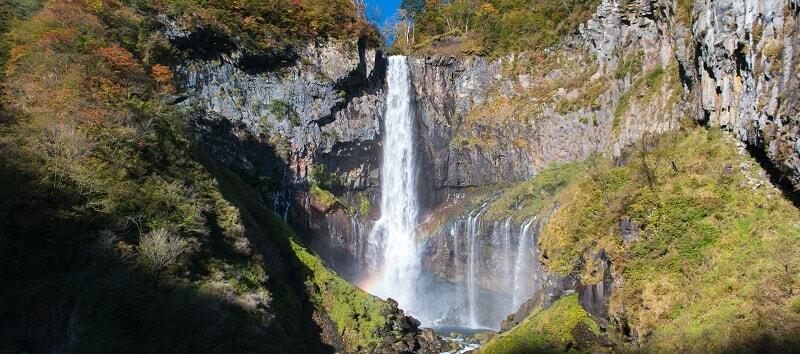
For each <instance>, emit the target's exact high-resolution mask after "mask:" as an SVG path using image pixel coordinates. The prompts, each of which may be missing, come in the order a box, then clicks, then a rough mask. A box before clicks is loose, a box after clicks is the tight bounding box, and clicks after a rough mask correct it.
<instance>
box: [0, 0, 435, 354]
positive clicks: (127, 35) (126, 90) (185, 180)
mask: <svg viewBox="0 0 800 354" xmlns="http://www.w3.org/2000/svg"><path fill="white" fill-rule="evenodd" d="M180 3H181V4H182V6H185V5H188V4H191V3H187V2H180ZM176 4H177V2H176ZM319 4H325V6H335V5H336V4H334V3H330V4H328V3H319ZM319 4H317V5H315V6H318V5H319ZM134 5H136V4H134ZM160 5H162V4H161V3H151V4H148V5H144V6H129V5H128V4H126V3H119V2H113V1H108V2H90V3H84V2H60V1H56V2H49V3H47V4H46V5H45V6H44V8H43V9H42V10H41V11H39V12H38V13H36V14H35V15H34V16H33V17H32V18H30V19H29V20H24V21H12V26H11V28H12V29H11V32H10V33H9V34H8V35H7V37H4V39H7V40H9V42H8V43H9V44H10V48H11V50H10V54H9V57H8V64H7V66H6V67H5V78H6V80H5V82H4V97H5V98H6V100H4V106H3V108H4V109H5V112H4V115H3V117H4V120H3V121H2V126H1V129H2V130H0V149H2V152H3V153H2V154H1V155H0V156H2V157H1V158H0V159H2V160H0V167H1V168H2V169H0V181H2V186H3V188H1V189H0V197H1V198H2V199H3V201H4V202H3V203H2V204H3V205H2V207H0V216H2V221H1V222H0V241H1V242H0V250H1V251H2V257H0V260H2V264H1V265H0V269H2V272H0V283H2V284H3V286H2V287H0V288H2V290H0V298H1V299H2V301H0V302H2V308H0V314H2V315H0V346H2V347H3V348H4V350H10V351H30V352H62V351H67V352H74V351H78V352H141V351H142V350H145V351H154V352H281V353H292V352H294V353H307V352H333V351H346V352H357V351H388V350H392V349H391V348H395V349H405V350H412V349H419V350H431V351H433V350H440V349H436V348H438V347H440V346H441V345H442V344H441V343H440V342H438V339H437V338H436V337H435V335H432V333H429V332H426V333H425V334H424V335H422V333H421V332H420V331H419V329H418V328H417V324H416V323H415V321H414V320H413V319H412V318H410V317H407V316H405V315H404V314H403V312H402V310H399V309H397V307H396V304H395V305H394V306H393V305H392V304H391V303H388V302H384V301H382V300H380V299H378V298H375V297H373V296H371V295H369V294H367V293H365V292H363V291H361V290H359V289H357V288H355V287H354V286H352V285H350V284H349V283H347V282H345V281H344V280H343V279H342V278H340V277H339V276H338V275H337V274H336V273H335V272H333V271H331V270H330V269H328V268H326V266H325V265H324V264H323V263H322V261H321V260H320V259H319V258H317V256H315V255H314V254H313V253H311V252H310V251H308V250H307V248H306V247H305V246H304V245H303V242H302V241H301V240H299V239H298V238H297V236H295V234H294V232H293V231H292V230H291V229H289V228H288V226H287V225H286V224H285V223H284V222H283V221H282V220H281V219H280V218H279V217H277V216H276V215H274V214H273V213H272V212H271V211H269V209H268V208H265V207H264V205H263V203H262V201H261V200H260V199H259V196H258V194H256V193H255V192H254V190H253V189H252V187H250V186H249V185H247V184H245V183H244V182H242V180H241V179H240V177H239V176H237V175H236V174H234V173H232V172H230V170H228V169H227V168H226V167H225V166H223V165H220V164H218V163H217V162H216V161H214V160H213V159H211V158H210V157H209V155H208V154H207V153H206V152H205V151H204V150H203V149H202V145H200V144H198V142H197V140H196V135H194V130H193V129H192V128H191V127H192V118H193V117H194V115H193V114H191V112H190V111H189V110H187V109H184V108H181V107H177V106H175V105H174V102H175V101H176V96H175V95H174V93H175V92H176V89H175V87H174V86H173V81H172V79H173V77H174V76H173V73H172V70H171V69H170V68H169V66H168V65H171V64H172V63H173V62H175V61H177V60H180V59H181V57H182V56H183V55H193V54H192V53H187V52H184V51H182V50H181V49H180V48H177V47H174V46H172V45H171V44H170V42H169V41H168V40H167V38H166V37H164V35H163V32H161V31H159V30H158V29H159V26H160V24H161V22H160V21H161V20H162V19H163V18H164V16H176V15H174V14H171V13H170V12H167V11H168V10H170V11H171V10H174V6H176V5H175V4H173V3H169V2H168V3H167V4H164V6H168V7H165V8H161V7H158V6H160ZM154 6H155V7H154ZM169 6H173V7H169ZM220 6H223V5H220ZM225 6H227V5H225ZM270 6H273V7H274V8H272V9H273V10H274V9H277V10H281V9H282V8H280V6H283V9H295V10H296V9H299V8H295V7H293V6H295V5H292V4H290V3H289V2H286V3H285V4H284V3H281V4H272V5H270ZM314 9H315V7H314V6H312V7H311V8H303V10H302V11H300V14H299V15H298V14H295V15H297V16H300V17H301V18H299V19H298V18H292V19H290V21H300V23H296V25H302V21H303V18H304V17H303V16H313V15H309V14H308V13H307V11H312V10H314ZM256 10H259V11H262V12H261V14H262V15H263V16H265V17H266V16H267V15H269V14H270V13H271V12H269V11H270V9H266V10H264V9H256ZM256 10H253V9H238V8H237V9H229V8H220V7H215V8H214V11H221V12H224V16H227V17H226V18H227V19H229V20H234V21H235V19H236V18H239V17H237V16H238V13H237V12H236V11H256ZM161 11H165V12H161ZM304 11H305V12H304ZM192 14H193V15H196V16H198V18H200V20H205V21H210V22H208V23H213V24H214V25H218V23H216V22H213V21H214V20H213V19H212V20H209V19H208V18H206V17H205V15H206V13H205V12H192ZM213 14H217V12H213ZM177 16H180V15H177ZM353 16H354V17H352V18H353V19H354V18H355V15H353ZM212 17H213V16H212ZM173 19H175V18H174V17H173ZM178 19H179V21H180V20H185V18H183V17H178ZM267 19H268V20H269V18H267ZM3 20H4V23H5V18H4V19H3ZM333 20H336V21H338V20H342V19H333ZM333 20H332V21H333ZM353 21H355V20H353ZM193 23H194V24H195V25H196V26H199V27H203V22H200V24H197V22H193ZM293 23H294V22H293ZM322 23H328V22H324V21H323V22H322ZM239 25H242V23H240V22H235V23H234V24H229V23H226V24H223V27H224V28H225V29H229V30H230V31H231V32H225V33H233V32H237V31H239V30H240V28H239V27H236V26H239ZM228 26H232V27H228ZM267 28H270V27H269V26H267ZM319 30H320V31H325V29H324V28H322V29H319ZM361 34H362V33H360V32H359V31H355V32H342V33H338V32H337V35H341V36H342V37H345V36H350V35H356V36H358V35H361ZM260 35H263V33H262V32H259V31H256V32H254V34H253V36H254V37H258V36H260ZM317 35H319V32H313V33H310V34H306V35H305V36H304V37H303V36H301V37H300V39H297V41H302V40H310V39H311V38H314V37H315V36H317ZM237 38H239V39H241V40H246V38H242V37H237ZM295 44H296V43H295V42H293V41H289V42H288V43H287V44H286V46H282V47H274V46H269V47H264V46H263V43H262V44H257V43H256V44H253V43H249V42H247V43H244V44H241V43H236V45H241V46H245V45H252V46H253V47H252V48H255V49H253V50H252V52H253V53H257V54H259V55H262V54H263V55H272V53H273V52H274V51H276V50H277V49H276V48H280V49H281V50H288V49H287V48H290V47H291V45H295ZM3 55H5V53H3Z"/></svg>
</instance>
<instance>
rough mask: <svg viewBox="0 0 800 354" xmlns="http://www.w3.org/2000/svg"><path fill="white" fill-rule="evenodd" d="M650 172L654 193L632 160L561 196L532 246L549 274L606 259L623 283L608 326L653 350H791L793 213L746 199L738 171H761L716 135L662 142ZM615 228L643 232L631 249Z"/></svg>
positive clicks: (799, 242) (767, 195) (795, 284)
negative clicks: (629, 332)
mask: <svg viewBox="0 0 800 354" xmlns="http://www.w3.org/2000/svg"><path fill="white" fill-rule="evenodd" d="M651 143H652V141H651ZM658 160H660V161H661V163H660V165H659V166H658V168H656V169H655V171H656V172H655V175H656V177H657V179H656V182H655V184H654V185H653V186H652V187H651V186H650V185H649V183H647V181H646V179H645V177H644V174H643V170H642V166H643V165H642V161H641V160H640V156H639V155H636V154H635V153H634V156H631V158H630V162H629V163H627V164H626V165H624V166H621V167H613V166H606V167H602V168H599V169H596V170H593V171H591V172H590V176H589V177H585V178H581V179H578V180H577V183H574V184H572V185H571V186H570V187H568V188H567V189H566V190H565V191H564V192H563V193H561V194H560V195H559V196H558V197H557V198H556V200H557V202H558V203H559V204H561V207H560V208H559V210H558V212H557V213H556V214H555V216H554V217H553V218H552V219H551V220H550V222H549V223H548V225H547V226H546V227H545V229H544V230H543V232H542V235H541V238H540V248H541V250H542V252H543V254H545V255H546V256H547V259H546V260H545V263H546V266H547V268H548V269H549V270H551V271H556V272H559V273H562V274H567V273H569V272H570V271H571V270H572V269H573V267H574V265H575V264H576V263H577V262H578V260H579V258H580V257H583V258H584V259H591V256H592V255H593V254H596V253H597V252H599V251H600V250H605V251H606V252H608V253H609V255H610V257H611V259H612V262H613V264H614V269H615V277H617V278H618V279H619V280H620V281H621V283H622V286H621V287H620V288H617V289H615V291H614V293H613V295H612V303H611V312H612V317H613V318H616V319H617V320H618V321H619V323H621V322H623V321H625V320H627V322H628V325H629V326H630V327H631V328H632V329H633V330H635V331H636V332H637V333H638V334H639V336H640V338H645V337H646V343H647V344H646V345H647V348H650V350H658V351H683V350H709V351H720V350H732V349H734V348H739V347H740V346H741V347H749V348H758V347H759V345H774V346H778V347H780V346H781V345H787V344H790V343H793V345H796V344H797V343H796V341H797V338H800V337H798V330H799V329H800V311H798V309H800V306H798V303H800V298H799V297H798V295H797V294H798V290H800V289H799V288H800V272H798V271H797V270H798V269H800V256H798V254H797V253H796V252H795V250H796V249H798V246H800V211H798V209H797V208H796V207H794V206H793V205H792V204H791V203H790V202H789V201H787V200H786V199H784V198H782V196H781V195H780V194H779V193H778V192H776V191H775V190H774V189H772V188H769V187H761V188H759V189H755V190H754V189H753V188H751V186H750V184H749V183H748V181H747V178H746V177H745V175H744V173H742V172H741V171H739V166H740V163H743V162H745V163H748V164H749V165H750V166H751V167H750V169H749V172H747V173H749V174H752V175H755V176H758V173H759V171H760V168H759V167H758V165H757V164H755V162H754V161H753V160H752V159H750V158H748V157H745V156H741V155H739V154H738V153H737V151H736V147H735V145H734V144H733V143H732V140H731V139H730V138H727V137H726V136H725V135H723V134H722V133H720V132H718V131H706V130H703V129H693V130H690V131H688V132H682V133H674V134H668V135H666V136H663V137H661V139H660V141H658V142H657V144H656V147H655V148H654V149H653V150H652V151H650V152H649V155H648V156H647V158H646V161H647V163H648V164H649V165H651V167H652V166H655V165H656V163H657V162H656V161H658ZM672 161H674V162H675V165H676V167H677V171H676V170H673V169H672V166H671V162H672ZM726 166H727V167H726ZM623 219H628V220H632V221H633V222H635V223H637V224H638V225H639V227H640V230H639V234H640V238H639V240H638V241H635V242H633V243H632V244H630V245H629V246H627V247H626V246H625V245H624V244H623V242H622V238H621V236H620V226H619V224H620V220H623ZM595 270H596V269H595V268H594V265H593V264H588V265H587V266H586V267H585V268H584V270H583V272H582V274H581V276H582V278H583V280H584V281H585V282H589V283H591V282H597V281H599V279H595V278H596V277H598V276H599V274H598V273H599V272H595ZM678 338H679V339H680V340H676V339H678ZM793 338H794V339H793Z"/></svg>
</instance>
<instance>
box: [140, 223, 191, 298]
mask: <svg viewBox="0 0 800 354" xmlns="http://www.w3.org/2000/svg"><path fill="white" fill-rule="evenodd" d="M136 249H137V251H138V256H139V261H140V262H141V263H142V265H144V266H145V267H146V268H147V269H148V271H150V273H151V274H153V285H154V286H155V285H156V284H158V278H159V276H160V275H161V272H163V271H164V269H167V267H169V266H170V265H172V264H173V263H175V261H177V260H178V257H180V256H181V255H182V254H184V253H187V252H188V251H189V243H188V242H187V241H186V240H185V239H183V238H180V237H176V236H174V235H172V234H170V233H169V231H167V230H166V229H155V230H152V231H150V232H148V233H146V234H144V236H142V238H141V239H140V240H139V246H138V247H137V248H136Z"/></svg>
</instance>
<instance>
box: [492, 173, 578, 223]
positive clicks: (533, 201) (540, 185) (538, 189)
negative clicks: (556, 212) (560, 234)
mask: <svg viewBox="0 0 800 354" xmlns="http://www.w3.org/2000/svg"><path fill="white" fill-rule="evenodd" d="M587 167H588V164H587V163H586V162H575V163H554V164H551V165H549V166H547V167H546V168H545V169H543V170H542V171H541V172H539V174H537V175H536V177H534V178H533V179H531V180H529V181H526V182H521V183H518V184H516V185H514V186H513V187H510V188H509V189H507V190H506V191H504V192H503V193H502V194H501V195H500V197H499V198H497V199H496V200H495V201H494V202H492V203H491V204H490V205H489V209H488V210H487V212H486V214H485V216H484V220H488V221H496V220H500V219H504V218H507V217H511V218H512V220H513V221H514V223H515V224H521V223H522V222H523V221H525V219H527V218H529V217H532V216H534V215H538V214H539V213H540V212H541V211H542V210H543V209H545V208H550V207H552V202H553V198H554V197H555V195H556V194H557V193H558V192H559V191H560V190H561V189H562V188H564V187H566V186H567V185H569V183H570V182H571V181H572V180H573V179H574V178H577V177H579V176H581V175H582V174H583V173H585V172H586V170H587Z"/></svg>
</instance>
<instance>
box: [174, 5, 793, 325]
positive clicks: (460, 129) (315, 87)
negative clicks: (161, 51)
mask: <svg viewBox="0 0 800 354" xmlns="http://www.w3.org/2000/svg"><path fill="white" fill-rule="evenodd" d="M675 6H676V4H675V2H674V1H667V0H655V1H626V2H620V1H613V0H605V1H602V2H601V4H600V6H599V7H598V8H597V11H596V13H595V14H594V16H593V17H592V19H591V20H589V21H588V22H587V23H586V24H584V25H582V26H581V27H580V29H579V31H578V32H577V33H574V34H572V35H570V36H569V37H568V38H565V39H564V41H563V42H562V43H561V44H560V45H559V46H558V47H557V48H553V49H551V50H548V51H546V52H544V53H514V54H510V55H507V56H505V57H500V58H494V59H487V58H481V57H465V58H453V57H439V56H432V57H414V56H411V57H409V58H407V65H408V76H409V80H410V82H409V84H410V88H409V90H410V92H409V95H410V106H409V110H410V111H411V114H412V118H413V134H414V138H415V139H414V149H415V152H416V154H417V157H418V158H417V159H416V160H415V168H416V170H417V171H418V172H419V174H418V182H419V183H418V184H417V187H416V188H417V196H418V199H419V220H420V222H422V221H424V220H426V219H428V218H429V217H431V216H432V215H436V214H437V213H438V212H440V211H441V210H442V209H443V207H445V206H446V205H447V204H448V203H450V201H451V198H453V196H457V195H459V194H460V193H463V192H464V190H467V189H470V188H473V187H485V188H490V187H487V186H492V185H494V184H495V183H506V182H515V181H521V180H525V179H528V178H531V177H532V176H535V175H536V174H537V173H539V171H541V170H542V169H543V168H544V167H545V166H547V165H548V164H550V163H552V162H561V161H576V160H582V159H585V158H587V157H588V156H590V155H591V154H592V153H595V152H600V153H605V154H607V155H610V156H615V157H620V158H624V156H621V155H622V151H623V150H624V148H625V147H626V146H629V145H630V144H632V143H633V142H635V141H637V140H638V139H640V138H641V137H642V136H643V135H645V134H651V133H652V134H657V133H662V132H665V131H669V130H673V129H677V128H679V127H680V125H681V124H680V122H681V119H682V118H685V117H700V119H701V120H702V121H703V123H705V124H708V125H710V126H715V127H721V128H723V129H727V130H730V131H732V132H733V133H734V134H735V135H736V136H737V138H739V139H740V140H741V141H743V142H746V143H747V144H748V147H749V148H750V149H751V150H752V151H754V152H755V153H757V154H760V155H763V158H764V160H765V161H766V162H767V163H769V164H771V165H772V166H773V167H775V172H776V176H782V177H783V178H784V179H785V181H787V183H788V184H789V185H790V186H791V187H790V188H794V189H798V187H800V180H799V179H798V171H800V158H798V156H800V140H798V138H797V137H798V136H800V131H798V129H800V128H798V124H799V122H798V118H797V107H800V104H798V103H800V102H798V100H800V98H798V97H800V96H798V95H800V90H798V87H797V85H798V80H800V77H798V74H797V72H798V71H800V70H798V67H797V66H798V62H800V61H799V60H800V59H799V58H798V55H800V51H798V50H797V41H798V37H797V36H798V32H800V28H798V26H800V25H799V24H798V21H797V14H798V8H800V6H798V3H797V2H796V1H792V0H776V1H767V2H756V1H753V2H742V1H734V0H721V1H704V2H700V1H697V2H695V3H694V4H692V6H691V7H690V8H689V10H688V11H689V13H690V15H689V16H690V17H691V19H693V21H692V22H693V25H691V26H690V25H687V23H688V22H686V21H685V19H680V18H677V15H676V13H677V11H676V8H675ZM172 35H173V36H175V37H180V36H181V35H182V34H181V33H173V34H172ZM631 53H638V54H639V55H640V57H641V62H640V63H638V65H640V66H641V67H640V68H639V70H638V71H636V72H626V71H625V70H624V68H625V67H626V65H628V64H630V63H629V62H630V57H631V55H632V54H631ZM537 58H539V59H541V60H539V59H537ZM537 60H539V61H537ZM277 63H279V65H273V66H271V67H269V68H264V67H258V66H252V63H251V62H248V61H245V60H242V58H240V57H238V56H237V54H236V53H235V52H228V53H220V55H216V56H213V57H206V56H204V57H202V58H201V59H197V60H195V61H193V62H189V63H186V64H185V65H183V66H181V67H180V68H179V70H178V77H179V82H181V83H182V85H183V87H182V89H183V90H185V91H186V92H187V93H191V94H190V95H187V97H189V99H188V100H186V101H183V102H184V103H183V104H186V105H187V106H192V107H196V108H197V111H198V117H199V119H198V120H197V122H198V124H197V131H198V132H199V133H200V134H201V135H202V136H203V139H202V140H201V141H202V143H203V144H205V147H206V150H208V151H209V152H211V154H212V155H213V156H214V157H215V159H217V160H219V161H223V162H225V163H227V164H228V165H229V166H231V167H233V168H235V169H238V170H242V171H249V172H250V173H251V174H252V177H253V180H257V181H259V182H258V183H259V184H260V186H261V187H262V192H263V198H264V199H265V202H267V203H271V204H272V205H273V206H274V207H273V209H274V211H275V212H276V213H278V214H279V215H281V216H283V217H284V218H286V219H287V220H288V221H289V222H290V223H291V224H292V225H293V227H294V228H295V229H297V230H298V231H299V232H300V234H302V235H304V237H305V238H306V239H307V241H308V242H309V244H310V245H311V246H312V247H313V248H314V249H315V250H316V251H318V252H319V253H320V254H321V255H322V256H323V257H324V258H325V259H326V261H327V262H328V263H329V265H331V266H332V267H334V268H335V269H337V271H339V272H340V273H342V274H343V275H344V276H346V277H347V278H348V279H350V280H352V281H354V282H357V283H359V284H365V283H370V282H371V281H373V280H374V278H375V277H374V274H372V271H370V270H369V269H371V268H370V257H369V255H368V254H369V252H368V248H369V243H368V240H369V233H370V231H371V230H373V229H374V227H375V222H376V221H377V220H378V219H379V218H380V217H381V215H382V210H381V209H384V207H383V206H382V205H381V190H380V188H381V187H382V186H381V182H380V181H381V161H382V158H381V156H382V155H381V154H382V151H383V150H382V147H383V148H386V146H382V144H383V141H384V138H385V137H384V132H385V116H384V115H385V108H386V106H387V82H386V71H387V70H386V68H387V57H386V56H385V55H384V54H382V53H380V52H379V51H375V50H370V49H366V48H364V47H363V46H361V45H359V43H337V42H335V41H334V42H328V43H314V44H310V45H309V46H308V47H307V48H305V49H303V50H301V51H300V52H299V53H297V55H296V56H295V57H293V58H285V60H284V59H281V60H278V61H277ZM517 65H521V66H524V67H526V68H533V69H532V70H528V71H520V70H517V69H515V67H516V66H517ZM657 70H664V71H665V72H666V73H665V74H664V75H665V77H664V78H663V80H664V82H666V83H665V84H663V85H661V86H657V87H655V88H653V92H649V93H648V92H642V91H641V90H639V91H633V90H634V89H636V88H638V87H640V86H641V84H642V82H643V80H646V78H645V77H644V76H645V75H646V74H647V73H653V72H656V71H657ZM575 82H577V84H576V83H575ZM637 85H639V86H637ZM642 96H648V97H649V98H648V99H646V100H644V99H642ZM587 97H588V98H587ZM624 100H630V103H628V106H627V107H624V108H625V109H620V105H621V104H620V102H621V101H624ZM287 107H288V108H290V109H287ZM313 171H324V172H325V173H324V174H323V176H322V177H328V178H330V180H331V181H334V183H331V186H330V192H332V193H333V194H335V195H336V197H338V200H337V201H335V202H334V203H324V202H322V201H321V200H319V198H318V196H315V195H314V194H313V193H309V189H310V188H309V186H310V184H311V180H312V179H313V178H312V177H313V175H314V173H312V172H313ZM364 201H366V203H364ZM363 205H366V207H365V208H362V206H363ZM529 217H530V218H529V219H530V220H533V221H530V223H529V224H528V225H527V226H528V231H527V232H523V228H524V226H526V220H522V221H520V220H518V221H516V222H507V221H506V220H502V219H501V220H483V219H482V218H481V215H480V210H479V208H477V207H474V208H473V207H470V208H464V209H463V210H459V211H458V212H455V213H453V215H451V216H450V217H447V218H444V219H446V220H447V221H443V222H442V226H441V227H440V228H437V229H435V230H423V231H424V232H420V231H419V230H417V236H418V238H419V244H420V245H421V246H419V247H421V248H420V252H421V254H420V266H421V268H420V278H421V280H420V282H419V283H418V284H417V285H415V286H417V287H418V288H424V289H426V290H425V292H426V296H428V295H429V296H428V297H427V298H426V299H428V300H429V301H426V302H425V303H426V304H430V306H429V307H430V309H425V311H428V313H430V314H431V315H430V321H431V322H434V321H438V322H439V323H447V324H457V325H463V326H486V327H497V326H498V325H499V320H502V319H503V316H502V315H499V314H500V313H502V312H503V311H505V313H510V312H513V311H515V310H516V309H515V307H517V305H519V304H521V303H523V302H524V301H525V297H530V296H531V295H532V294H533V293H534V292H535V291H536V290H537V289H548V288H550V289H559V290H558V291H561V290H563V289H568V288H570V287H573V288H574V286H573V285H574V284H572V283H573V281H571V280H564V279H558V278H554V277H552V276H549V275H546V274H540V273H541V272H540V271H539V270H537V267H538V266H539V261H540V259H539V258H541V255H537V254H536V249H535V244H536V241H535V240H536V235H535V234H536V230H537V229H538V228H539V227H541V226H540V224H541V223H543V222H546V215H530V216H529ZM520 245H523V246H524V247H520ZM520 260H522V261H521V262H520ZM519 264H522V266H520V269H519V274H526V275H528V274H530V275H532V276H531V277H528V278H526V279H523V280H522V281H521V278H520V277H519V276H516V278H515V274H516V273H517V267H518V265H519ZM515 279H516V280H515ZM608 288H609V287H606V288H604V289H602V293H603V295H602V296H601V297H605V296H607V293H608V291H609V290H610V289H608ZM581 289H582V290H581V291H583V292H586V294H597V293H598V290H599V289H598V288H597V287H596V286H595V287H594V288H592V289H590V290H586V289H587V287H586V286H584V287H583V288H581ZM579 290H580V289H579ZM552 293H553V294H556V293H557V292H556V291H555V290H554V291H553V292H552ZM515 294H516V295H515ZM586 296H589V295H586ZM600 310H602V309H600Z"/></svg>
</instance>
